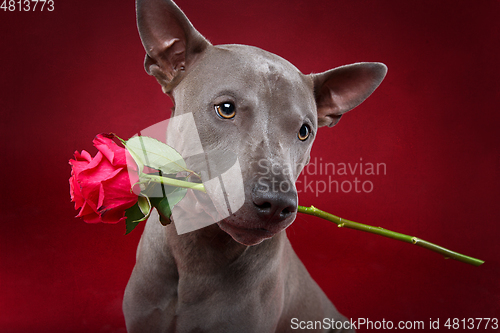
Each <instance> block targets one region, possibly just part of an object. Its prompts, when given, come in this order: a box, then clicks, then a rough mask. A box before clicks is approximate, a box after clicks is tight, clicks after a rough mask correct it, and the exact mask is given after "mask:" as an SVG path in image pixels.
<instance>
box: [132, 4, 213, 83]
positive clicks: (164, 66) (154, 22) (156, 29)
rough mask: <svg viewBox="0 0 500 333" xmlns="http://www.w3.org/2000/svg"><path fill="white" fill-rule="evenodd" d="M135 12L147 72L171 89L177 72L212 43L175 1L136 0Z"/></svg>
mask: <svg viewBox="0 0 500 333" xmlns="http://www.w3.org/2000/svg"><path fill="white" fill-rule="evenodd" d="M136 12H137V27H138V28H139V35H140V36H141V40H142V44H143V45H144V48H145V49H146V60H145V62H144V67H145V68H146V72H147V73H148V74H149V75H153V76H154V77H156V79H157V80H158V82H159V83H160V84H161V85H162V87H163V91H165V92H169V91H170V90H171V89H172V88H173V86H175V84H176V82H175V81H176V80H175V79H176V77H178V74H179V73H180V72H182V71H184V70H186V69H187V68H188V67H190V66H192V65H193V64H194V62H195V61H196V59H197V58H198V57H199V56H200V55H201V54H202V53H203V51H204V50H205V49H206V48H207V47H208V46H209V45H210V43H209V42H208V41H207V40H206V39H205V38H204V37H203V36H202V35H201V34H200V33H199V32H198V31H196V29H195V28H194V27H193V25H192V24H191V22H189V20H188V18H187V17H186V15H184V13H183V12H182V11H181V10H180V9H179V7H177V5H176V4H175V3H174V2H172V1H169V0H137V2H136Z"/></svg>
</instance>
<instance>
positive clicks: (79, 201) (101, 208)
mask: <svg viewBox="0 0 500 333" xmlns="http://www.w3.org/2000/svg"><path fill="white" fill-rule="evenodd" d="M113 138H114V135H113V134H99V135H97V136H96V137H95V138H94V141H93V142H94V146H95V147H96V148H97V149H98V150H99V152H98V153H97V154H96V155H95V157H94V158H92V157H91V156H90V154H89V153H88V152H86V151H85V150H83V151H82V152H81V154H80V153H78V151H76V152H75V159H74V160H70V161H69V164H70V165H71V166H72V169H71V178H70V179H69V185H70V195H71V201H73V202H75V209H79V208H81V210H80V212H79V213H78V215H77V217H82V218H83V220H84V221H85V222H87V223H97V222H104V223H118V222H120V221H124V220H125V219H126V217H125V210H126V209H127V208H130V207H132V206H133V205H134V204H135V203H136V202H137V194H134V192H132V191H131V186H132V185H131V184H134V183H135V182H137V180H138V178H137V176H132V178H133V179H131V178H130V175H129V171H128V167H127V159H128V160H129V161H131V158H130V156H128V157H127V155H128V152H127V151H126V149H125V148H122V147H119V146H118V145H117V144H116V143H115V142H114V141H113V140H112V139H113ZM131 165H133V164H131ZM130 174H132V175H137V173H136V172H135V170H134V172H131V173H130Z"/></svg>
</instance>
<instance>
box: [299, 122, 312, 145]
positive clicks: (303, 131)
mask: <svg viewBox="0 0 500 333" xmlns="http://www.w3.org/2000/svg"><path fill="white" fill-rule="evenodd" d="M310 134H311V130H310V129H309V126H308V125H306V124H304V125H302V127H301V128H300V130H299V133H297V137H298V138H299V140H300V141H306V140H307V138H308V137H309V135H310Z"/></svg>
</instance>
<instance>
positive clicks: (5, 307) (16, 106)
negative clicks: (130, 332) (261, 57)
mask: <svg viewBox="0 0 500 333" xmlns="http://www.w3.org/2000/svg"><path fill="white" fill-rule="evenodd" d="M178 3H179V5H180V6H181V8H183V10H184V11H185V12H186V14H187V15H188V16H189V18H190V19H191V21H192V22H193V24H194V25H195V26H196V27H197V29H198V30H199V31H200V32H201V33H202V34H204V35H205V36H206V37H207V38H209V39H210V40H211V41H212V43H214V44H222V43H241V44H250V45H255V46H259V47H261V48H263V49H266V50H268V51H271V52H274V53H276V54H278V55H281V56H283V57H284V58H286V59H288V60H290V61H291V62H292V63H294V64H295V65H296V66H297V67H298V68H299V69H300V70H302V71H303V72H304V73H310V72H313V71H314V72H320V71H324V70H327V69H329V68H332V67H336V66H339V65H343V64H347V63H353V62H358V61H380V62H384V63H385V64H387V66H388V67H389V72H388V75H387V77H386V79H385V81H384V82H383V83H382V85H381V86H380V87H379V88H378V90H377V91H376V92H375V93H374V94H373V95H372V96H371V97H370V98H369V99H368V100H367V101H366V102H365V103H363V104H362V105H361V106H360V107H358V108H357V109H356V110H354V111H352V112H351V113H349V114H347V115H346V116H345V117H343V119H342V120H341V122H340V123H339V124H338V125H337V126H336V127H334V128H332V129H321V130H320V133H319V135H318V137H317V141H316V144H315V147H314V149H313V152H312V158H313V160H314V158H316V159H317V162H318V163H319V162H322V163H335V164H337V165H338V164H339V163H351V165H352V166H353V165H354V164H355V163H359V162H362V163H384V164H385V166H386V169H385V173H384V172H383V171H382V170H380V172H379V175H366V174H360V173H359V172H357V173H356V174H355V175H348V176H343V177H340V178H338V180H340V181H347V182H350V183H351V184H352V185H353V184H354V182H355V181H356V177H357V180H358V181H360V182H361V183H360V184H362V183H363V182H370V183H366V187H365V189H366V190H369V188H371V187H368V186H369V185H370V184H372V185H373V189H372V190H371V191H370V192H369V193H366V192H368V191H364V192H363V191H361V193H356V191H355V190H354V189H352V190H351V191H347V189H348V186H347V183H346V184H345V186H344V190H345V192H348V193H344V192H343V191H342V190H340V191H338V192H337V191H335V190H333V191H332V193H324V194H322V195H321V196H320V197H316V195H315V193H313V192H311V188H310V187H309V188H308V189H307V192H305V193H301V194H300V203H301V204H303V205H310V204H314V205H315V206H317V207H320V208H323V209H325V210H329V211H331V212H333V213H335V214H337V215H339V216H342V217H344V218H348V219H351V220H355V221H359V222H364V223H367V224H373V225H377V226H383V227H385V228H387V229H391V230H396V231H400V232H403V233H407V234H411V235H416V236H419V237H421V238H424V239H426V240H429V241H432V242H435V243H437V244H440V245H443V246H445V247H448V248H451V249H454V250H456V251H458V252H462V253H465V254H468V255H471V256H475V257H479V258H481V259H484V260H485V261H486V263H485V264H484V265H483V266H481V267H472V266H469V265H466V264H463V263H459V262H456V261H452V260H444V259H442V257H441V256H440V255H438V254H435V253H432V252H430V251H427V250H424V249H421V248H417V247H413V246H411V245H409V244H404V243H400V242H397V241H394V240H389V239H385V238H381V237H379V236H375V235H369V234H364V233H361V232H358V231H353V230H345V229H339V228H337V227H335V225H333V224H329V223H328V222H325V221H323V220H319V219H316V218H312V217H306V216H303V215H302V216H299V217H298V218H297V220H296V222H295V223H294V224H293V225H292V226H291V227H290V228H289V230H288V234H289V237H290V238H291V240H292V242H293V245H294V247H295V249H296V251H297V253H298V255H299V256H300V257H301V258H302V260H303V261H304V263H305V265H306V266H307V267H308V269H309V271H310V272H311V274H312V276H313V277H314V278H315V279H316V280H317V281H318V283H319V284H320V285H321V287H322V288H323V289H324V290H325V292H326V293H327V294H328V296H329V297H330V298H331V299H332V301H333V302H334V304H335V305H336V306H337V307H338V308H339V310H340V311H341V312H342V313H344V314H345V315H346V316H348V317H351V318H353V319H357V318H368V319H370V320H372V321H376V320H382V319H385V320H391V321H393V322H395V323H396V322H397V321H400V320H403V321H415V320H419V321H424V322H425V324H426V327H428V322H429V319H430V318H432V319H433V320H436V319H438V318H439V319H440V326H441V328H442V329H444V326H443V325H444V323H445V321H446V319H447V318H459V319H462V318H471V317H472V318H475V317H495V316H496V317H499V316H500V288H499V287H500V285H499V281H500V280H499V278H500V262H499V253H500V247H499V245H498V244H499V242H498V236H499V230H500V229H499V222H500V221H499V213H498V207H497V205H498V202H499V199H500V195H499V194H500V193H499V188H500V173H499V167H500V165H499V164H500V159H499V150H498V149H499V135H498V128H499V125H500V124H499V120H500V116H499V113H498V105H499V102H500V94H499V92H500V85H499V80H498V78H499V76H500V66H499V64H498V58H499V55H500V52H499V51H500V50H499V44H500V43H499V42H500V38H499V37H500V36H499V32H500V23H499V20H498V17H499V15H500V2H498V1H493V0H490V1H487V0H485V1H473V0H470V1H456V0H454V1H396V0H394V1H361V0H354V1H353V0H349V1H347V0H345V1H344V0H343V1H338V0H328V1H304V0H301V1H299V0H275V1H268V0H253V1H246V2H239V1H233V0H212V1H200V0H182V1H181V0H179V1H178ZM0 40H1V51H0V54H1V58H0V59H1V61H0V71H1V75H0V105H1V113H2V120H1V124H2V131H1V134H0V135H1V139H2V144H1V145H0V147H1V159H2V163H1V167H2V170H1V171H2V175H3V177H2V178H3V179H2V192H1V201H0V202H1V210H0V212H1V215H0V216H1V221H2V224H1V231H0V237H1V239H0V240H1V242H0V250H1V252H0V253H1V259H0V265H1V269H0V281H1V283H0V331H2V332H16V333H17V332H52V333H53V332H124V330H125V329H124V320H123V316H122V313H121V300H122V293H123V290H124V288H125V285H126V282H127V280H128V277H129V274H130V272H131V270H132V267H133V265H134V260H135V248H136V245H137V242H138V240H139V237H140V233H141V231H140V230H136V231H134V232H133V233H132V234H131V235H128V236H124V235H123V234H124V230H125V227H124V225H88V224H85V223H84V222H83V221H81V220H79V219H75V218H74V215H75V214H76V213H75V211H74V209H73V206H72V203H70V199H69V191H68V190H69V186H68V177H69V174H70V167H69V165H68V159H69V158H71V157H72V153H73V152H74V151H75V150H81V149H86V150H89V151H90V152H91V153H92V154H95V149H94V148H93V147H92V143H91V141H92V139H93V137H94V135H96V134H97V133H100V132H111V131H113V132H115V133H118V134H119V135H120V136H121V137H129V136H131V135H133V134H134V133H136V132H137V131H139V130H141V129H143V128H146V127H148V126H150V125H152V124H155V123H156V122H159V121H161V120H164V119H165V118H166V116H167V115H168V114H169V112H168V109H169V108H170V106H171V103H170V101H169V99H168V97H166V96H165V95H163V94H162V93H161V91H160V88H159V86H158V85H157V83H156V81H155V80H154V79H153V78H151V77H149V76H148V75H147V74H146V73H145V72H144V69H143V67H142V63H143V58H144V51H143V48H142V45H141V43H140V40H139V37H138V34H137V32H136V26H135V13H134V4H133V2H132V1H126V2H125V1H120V0H112V1H98V0H88V1H70V2H68V1H58V0H55V10H54V11H53V12H46V11H45V12H39V11H37V12H31V13H27V12H9V11H3V10H0ZM320 158H321V161H320ZM361 159H362V160H361ZM318 165H319V164H318ZM364 165H365V164H364ZM365 166H366V165H365ZM313 171H314V170H312V169H310V172H309V173H308V174H306V177H307V181H308V182H310V181H311V180H312V181H313V183H312V184H313V185H314V186H319V187H318V189H319V190H321V189H322V188H321V186H322V185H321V181H323V180H328V176H329V175H313V173H314V172H313ZM360 331H361V332H362V331H363V330H360ZM454 331H456V330H454ZM458 331H459V330H458Z"/></svg>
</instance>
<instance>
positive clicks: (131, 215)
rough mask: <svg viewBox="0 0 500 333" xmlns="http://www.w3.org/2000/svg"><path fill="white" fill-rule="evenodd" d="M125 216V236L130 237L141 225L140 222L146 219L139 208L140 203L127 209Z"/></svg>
mask: <svg viewBox="0 0 500 333" xmlns="http://www.w3.org/2000/svg"><path fill="white" fill-rule="evenodd" d="M125 216H126V217H127V219H126V220H125V228H126V231H125V235H128V234H129V233H130V232H131V231H132V230H134V229H135V227H137V226H138V225H139V222H141V221H143V220H144V218H145V217H146V216H145V215H144V214H143V213H142V211H141V209H140V208H139V204H138V203H136V204H135V205H133V206H132V207H130V208H129V209H127V210H126V211H125Z"/></svg>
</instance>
